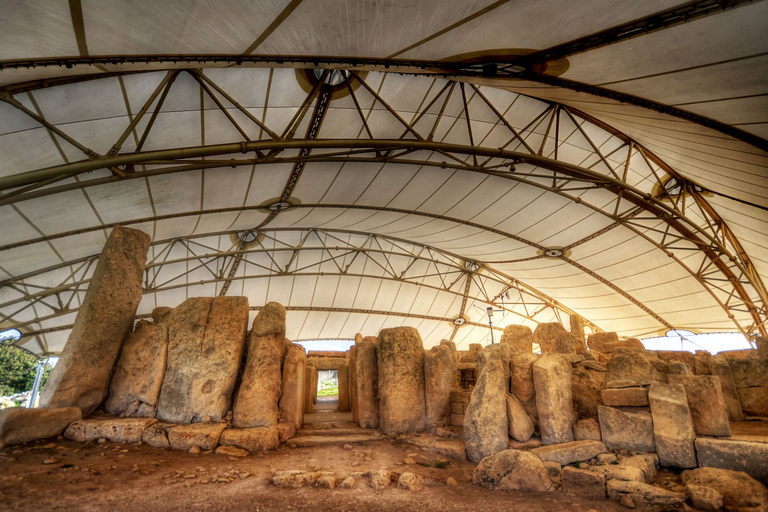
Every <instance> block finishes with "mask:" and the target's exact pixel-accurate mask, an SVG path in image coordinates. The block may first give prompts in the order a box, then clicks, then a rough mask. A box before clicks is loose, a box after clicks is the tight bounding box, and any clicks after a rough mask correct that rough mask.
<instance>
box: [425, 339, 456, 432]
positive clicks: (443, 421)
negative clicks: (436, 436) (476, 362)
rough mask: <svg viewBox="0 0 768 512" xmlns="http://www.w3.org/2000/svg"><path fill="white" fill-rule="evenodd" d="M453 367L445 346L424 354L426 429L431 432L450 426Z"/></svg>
mask: <svg viewBox="0 0 768 512" xmlns="http://www.w3.org/2000/svg"><path fill="white" fill-rule="evenodd" d="M455 367H456V363H455V359H454V357H453V354H452V353H451V349H450V348H448V347H446V346H445V345H438V346H435V347H432V348H431V349H430V350H428V351H427V352H426V353H425V354H424V384H425V391H424V392H425V399H426V407H427V429H428V430H429V431H431V432H434V431H435V429H436V428H437V427H444V426H445V425H448V424H450V421H451V389H453V379H454V371H455Z"/></svg>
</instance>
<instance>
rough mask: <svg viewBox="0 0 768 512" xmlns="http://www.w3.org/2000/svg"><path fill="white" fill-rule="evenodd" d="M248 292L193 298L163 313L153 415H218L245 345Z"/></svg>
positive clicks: (174, 418) (227, 404) (176, 419)
mask: <svg viewBox="0 0 768 512" xmlns="http://www.w3.org/2000/svg"><path fill="white" fill-rule="evenodd" d="M248 314H249V310H248V298H247V297H216V298H211V297H193V298H191V299H187V300H185V301H184V302H182V303H181V305H180V306H179V307H177V308H176V309H174V310H173V312H171V314H170V316H169V318H168V360H167V363H166V370H165V376H164V378H163V385H162V387H161V388H160V397H159V398H158V402H157V418H158V419H160V420H162V421H167V422H170V423H194V422H198V421H203V420H204V419H206V418H210V419H211V420H213V421H217V420H220V419H222V418H224V417H225V416H226V415H227V412H228V411H229V409H230V408H231V406H232V391H233V390H234V388H235V382H236V381H237V374H238V372H239V370H240V363H241V361H242V357H243V349H244V347H245V333H246V329H247V328H248Z"/></svg>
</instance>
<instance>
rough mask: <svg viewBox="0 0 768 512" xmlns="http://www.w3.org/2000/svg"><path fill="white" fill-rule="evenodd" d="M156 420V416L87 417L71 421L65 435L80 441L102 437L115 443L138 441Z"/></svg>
mask: <svg viewBox="0 0 768 512" xmlns="http://www.w3.org/2000/svg"><path fill="white" fill-rule="evenodd" d="M155 422H157V420H156V419H154V418H109V417H107V418H98V419H97V418H86V419H82V420H76V421H73V422H72V423H70V424H69V426H68V427H67V428H66V430H65V431H64V437H66V438H67V439H71V440H72V441H77V442H79V443H84V442H86V441H96V440H98V439H101V438H105V439H108V440H109V441H112V442H113V443H122V442H126V443H138V442H139V441H141V435H142V433H143V432H144V429H145V428H147V427H148V426H150V425H152V424H153V423H155Z"/></svg>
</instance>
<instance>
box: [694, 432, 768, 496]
mask: <svg viewBox="0 0 768 512" xmlns="http://www.w3.org/2000/svg"><path fill="white" fill-rule="evenodd" d="M696 456H697V457H698V459H699V465H700V466H702V467H703V466H709V467H713V468H721V469H729V470H732V471H743V472H745V473H747V474H748V475H750V476H751V477H753V478H755V479H757V480H758V481H760V482H762V483H763V485H768V443H757V442H752V441H736V440H730V439H707V438H698V439H696Z"/></svg>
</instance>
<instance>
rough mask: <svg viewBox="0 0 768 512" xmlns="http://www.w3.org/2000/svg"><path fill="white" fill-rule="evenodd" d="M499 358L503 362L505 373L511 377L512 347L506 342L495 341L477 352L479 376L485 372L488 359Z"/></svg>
mask: <svg viewBox="0 0 768 512" xmlns="http://www.w3.org/2000/svg"><path fill="white" fill-rule="evenodd" d="M494 359H498V360H499V361H501V362H502V367H503V368H504V374H505V376H506V378H509V361H510V360H511V359H512V347H510V346H509V345H507V344H506V343H494V344H492V345H488V346H486V347H485V348H484V349H483V350H482V352H479V353H478V354H477V376H478V378H479V377H480V374H481V373H483V367H484V366H485V364H486V363H487V362H488V361H491V360H494Z"/></svg>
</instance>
